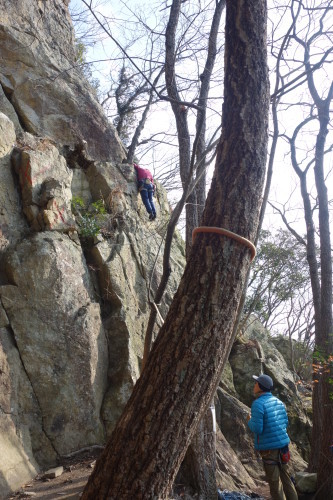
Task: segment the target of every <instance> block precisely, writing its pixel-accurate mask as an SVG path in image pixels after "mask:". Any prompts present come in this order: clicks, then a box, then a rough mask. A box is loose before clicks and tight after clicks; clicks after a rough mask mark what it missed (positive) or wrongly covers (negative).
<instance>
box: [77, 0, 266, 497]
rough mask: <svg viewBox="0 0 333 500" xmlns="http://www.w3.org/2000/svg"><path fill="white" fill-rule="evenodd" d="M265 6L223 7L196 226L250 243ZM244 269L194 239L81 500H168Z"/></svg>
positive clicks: (225, 247)
mask: <svg viewBox="0 0 333 500" xmlns="http://www.w3.org/2000/svg"><path fill="white" fill-rule="evenodd" d="M266 16H267V13H266V2H265V0H248V1H247V2H244V1H243V0H227V13H226V51H225V61H226V63H225V67H226V73H225V93H224V95H225V101H224V105H223V128H222V130H223V131H222V138H221V142H220V144H219V147H218V155H217V162H216V169H215V174H214V178H213V181H212V187H211V189H210V192H209V195H208V199H207V204H206V209H205V212H204V215H203V223H204V224H205V225H209V226H219V227H225V228H227V229H229V230H231V231H234V232H236V233H238V234H240V235H241V236H243V237H245V238H248V239H250V240H252V239H253V238H254V236H255V234H256V229H257V224H258V217H259V210H260V202H261V192H262V186H263V182H264V174H265V163H266V152H267V123H268V106H269V94H268V73H267V65H266V36H265V35H266ZM249 262H250V252H249V250H248V248H247V247H245V246H243V245H242V244H240V243H238V242H236V241H234V240H231V239H228V238H224V237H221V236H218V235H216V234H198V235H197V237H196V240H195V243H194V245H193V248H192V252H191V255H190V259H189V261H188V264H187V265H186V268H185V272H184V275H183V278H182V280H181V282H180V285H179V288H178V291H177V293H176V295H175V298H174V301H173V302H172V304H171V307H170V309H169V312H168V315H167V318H166V321H165V323H164V325H163V327H162V329H161V331H160V333H159V335H158V337H157V339H156V341H155V344H154V346H153V349H152V351H151V354H150V356H149V357H148V360H147V364H146V366H145V368H144V370H143V372H142V374H141V377H140V378H139V380H138V382H137V383H136V385H135V387H134V390H133V393H132V395H131V397H130V400H129V401H128V403H127V405H126V407H125V410H124V412H123V414H122V416H121V417H120V419H119V421H118V423H117V425H116V428H115V429H114V432H113V433H112V436H111V438H110V440H109V442H108V444H107V446H106V448H105V450H104V452H103V453H102V455H101V457H100V458H99V460H98V461H97V463H96V466H95V469H94V471H93V473H92V475H91V477H90V479H89V481H88V484H87V486H86V488H85V490H84V492H83V495H82V497H81V498H82V500H88V499H91V498H94V499H96V500H98V499H102V498H103V499H104V498H108V499H119V498H121V499H122V500H127V499H132V498H135V499H137V500H140V499H145V500H147V499H156V498H166V497H167V495H168V492H169V490H170V488H171V487H172V484H173V481H174V478H175V475H176V473H177V470H178V468H179V465H180V463H181V461H182V459H183V457H184V455H185V452H186V449H187V447H188V445H189V443H190V441H191V439H192V437H193V435H194V432H195V429H196V427H197V425H198V424H199V421H200V419H201V417H202V415H203V414H204V412H205V410H206V408H207V407H208V405H209V403H210V401H211V399H212V395H213V393H214V391H215V389H216V387H217V384H218V382H219V379H220V376H221V372H222V370H223V366H224V363H225V361H226V359H227V358H228V355H229V351H230V348H231V345H232V341H233V338H234V324H235V320H236V317H237V311H238V305H239V299H240V296H241V293H242V289H243V285H244V281H245V276H246V273H247V269H248V266H249Z"/></svg>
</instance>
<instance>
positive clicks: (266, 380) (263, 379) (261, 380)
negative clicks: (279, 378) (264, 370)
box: [252, 374, 273, 391]
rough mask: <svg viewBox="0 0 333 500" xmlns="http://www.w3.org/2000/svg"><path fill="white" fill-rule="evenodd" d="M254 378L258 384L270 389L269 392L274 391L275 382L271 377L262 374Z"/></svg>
mask: <svg viewBox="0 0 333 500" xmlns="http://www.w3.org/2000/svg"><path fill="white" fill-rule="evenodd" d="M252 377H253V378H254V380H256V381H257V382H258V384H260V385H262V386H263V387H265V389H268V390H269V391H270V390H271V389H273V380H272V379H271V377H269V375H264V374H262V375H259V377H256V376H255V375H252Z"/></svg>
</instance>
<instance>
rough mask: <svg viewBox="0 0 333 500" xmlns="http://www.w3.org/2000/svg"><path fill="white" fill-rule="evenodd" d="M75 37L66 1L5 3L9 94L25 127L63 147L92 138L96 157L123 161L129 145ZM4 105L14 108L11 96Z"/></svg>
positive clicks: (0, 33) (4, 64) (2, 21)
mask: <svg viewBox="0 0 333 500" xmlns="http://www.w3.org/2000/svg"><path fill="white" fill-rule="evenodd" d="M36 26H38V36H36V29H35V27H36ZM74 36H75V35H74V29H73V26H72V22H71V19H70V15H69V12H68V6H67V5H66V3H64V2H63V0H50V1H47V2H30V1H27V0H16V1H15V2H1V5H0V45H1V59H0V60H1V62H0V83H1V86H2V89H3V92H4V94H5V96H6V98H7V101H9V103H10V104H11V105H12V108H11V111H12V109H15V113H16V115H17V121H19V122H20V124H21V127H22V128H23V129H24V130H25V131H27V132H30V133H32V134H34V135H38V136H44V137H45V136H48V137H50V138H52V139H53V140H54V141H55V142H57V144H58V145H59V147H60V146H61V145H64V146H69V147H71V148H72V149H74V147H75V145H76V144H78V143H82V141H86V142H87V151H88V154H89V155H90V156H91V157H92V158H94V159H95V160H98V159H100V160H107V161H110V160H111V159H113V160H114V159H120V161H121V160H122V159H123V158H125V148H124V147H123V145H122V144H121V141H120V140H119V138H118V136H117V135H116V134H115V132H114V128H113V126H112V125H111V124H110V122H109V121H108V120H107V118H106V116H105V114H104V112H103V110H102V108H101V106H100V104H99V103H98V100H97V97H96V94H95V93H94V90H93V89H92V88H91V87H90V85H89V83H88V82H87V81H86V80H85V79H84V76H83V74H82V71H81V70H80V68H79V67H77V60H76V49H75V42H74ZM0 106H1V108H0V111H3V112H8V107H9V106H8V102H6V100H0Z"/></svg>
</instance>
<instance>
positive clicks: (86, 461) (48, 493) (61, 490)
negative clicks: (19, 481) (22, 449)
mask: <svg viewBox="0 0 333 500" xmlns="http://www.w3.org/2000/svg"><path fill="white" fill-rule="evenodd" d="M100 453H101V450H89V451H86V452H82V453H81V454H79V455H75V456H73V457H72V458H67V459H65V460H63V461H62V462H61V463H60V464H59V466H63V468H64V472H63V473H62V474H61V476H58V477H56V478H54V479H47V478H45V477H44V474H40V475H38V476H37V477H36V478H35V479H34V480H33V481H31V482H30V483H28V484H26V485H25V486H24V487H23V488H21V489H20V490H19V491H17V492H16V493H13V494H12V495H11V496H9V497H8V500H9V499H18V498H39V499H43V500H55V499H59V500H62V499H71V500H74V499H78V498H80V496H81V493H82V491H83V489H84V486H85V484H86V483H87V481H88V478H89V476H90V474H91V473H92V470H93V468H94V465H95V461H96V459H97V458H98V456H99V454H100Z"/></svg>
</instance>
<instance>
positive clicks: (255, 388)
mask: <svg viewBox="0 0 333 500" xmlns="http://www.w3.org/2000/svg"><path fill="white" fill-rule="evenodd" d="M260 393H261V389H260V387H259V384H258V382H256V383H255V384H254V387H253V394H254V395H255V396H257V395H258V394H260Z"/></svg>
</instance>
